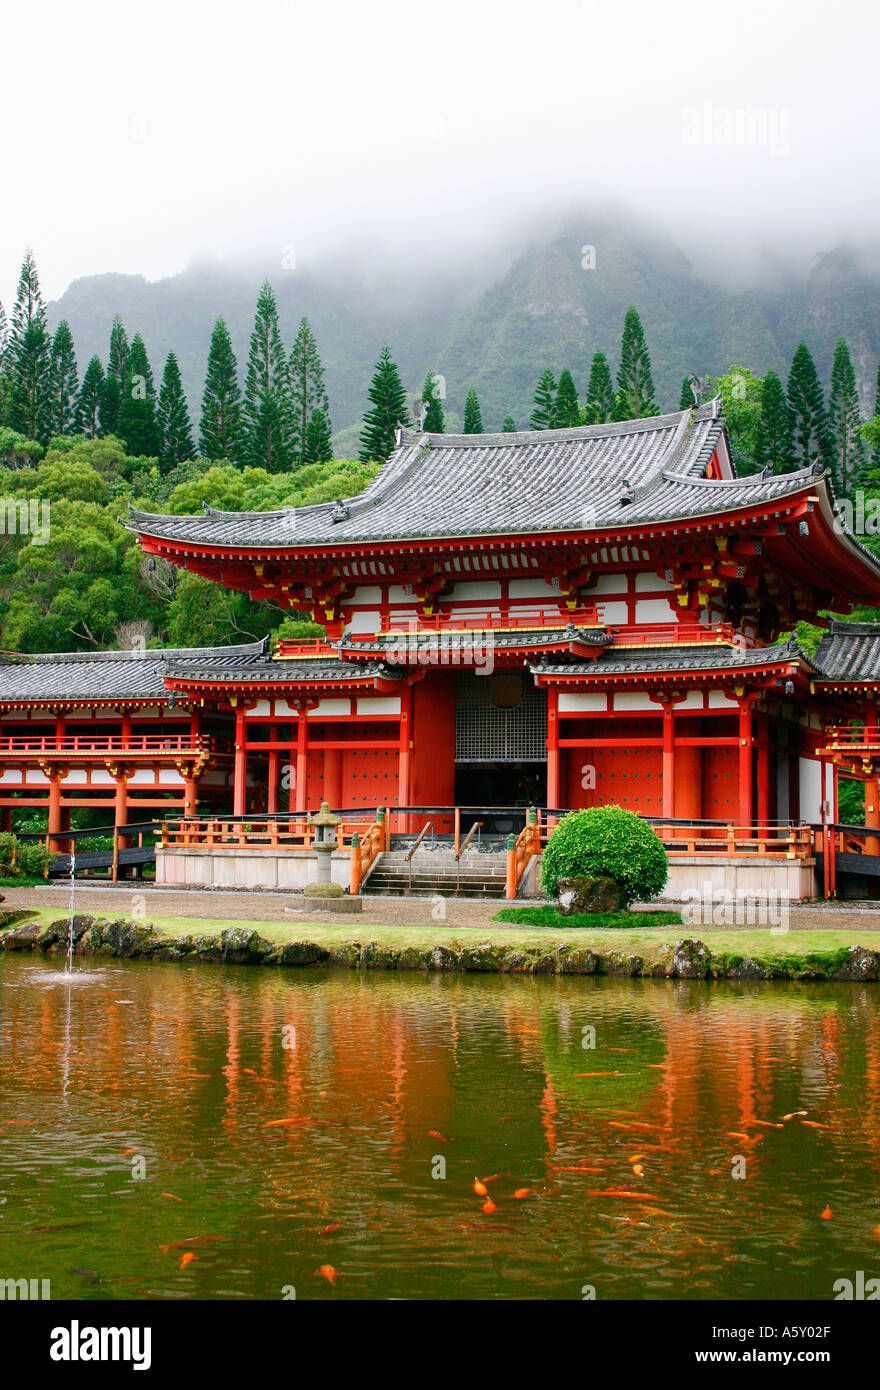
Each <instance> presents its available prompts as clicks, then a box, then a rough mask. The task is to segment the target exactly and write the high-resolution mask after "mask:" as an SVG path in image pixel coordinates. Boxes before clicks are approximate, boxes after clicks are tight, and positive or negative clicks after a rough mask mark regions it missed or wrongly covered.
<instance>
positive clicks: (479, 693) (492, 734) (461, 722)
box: [455, 673, 547, 763]
mask: <svg viewBox="0 0 880 1390" xmlns="http://www.w3.org/2000/svg"><path fill="white" fill-rule="evenodd" d="M546 758H547V692H546V691H545V690H537V689H536V688H535V686H534V684H533V682H532V678H531V676H530V675H529V674H528V673H525V674H524V675H523V694H522V700H521V702H520V703H519V704H518V705H517V706H516V707H515V708H513V709H499V708H497V707H496V705H495V704H493V700H492V677H491V676H476V675H471V674H470V673H468V674H467V675H461V676H459V679H458V686H457V692H456V707H455V760H456V762H459V763H497V762H545V761H546Z"/></svg>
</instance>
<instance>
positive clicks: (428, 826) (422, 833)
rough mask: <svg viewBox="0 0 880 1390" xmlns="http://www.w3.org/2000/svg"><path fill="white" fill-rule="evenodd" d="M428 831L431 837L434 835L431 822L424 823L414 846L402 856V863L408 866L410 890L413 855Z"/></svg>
mask: <svg viewBox="0 0 880 1390" xmlns="http://www.w3.org/2000/svg"><path fill="white" fill-rule="evenodd" d="M429 830H430V831H431V834H432V836H433V833H434V826H433V823H432V822H431V821H425V824H424V825H423V826H422V828H421V830H420V831H419V833H418V835H417V836H416V839H415V842H414V844H413V847H412V849H410V850H408V851H407V853H406V854H405V855H404V858H403V862H404V863H405V864H408V865H409V886H410V888H412V860H413V855H414V854H415V852H416V850H417V849H418V847H419V845H420V844H421V843H422V841H423V840H424V838H425V836H426V835H427V833H428V831H429Z"/></svg>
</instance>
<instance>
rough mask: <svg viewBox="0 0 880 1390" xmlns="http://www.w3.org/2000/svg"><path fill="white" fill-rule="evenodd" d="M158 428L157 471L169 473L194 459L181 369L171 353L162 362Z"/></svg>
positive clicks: (157, 413) (157, 418) (157, 410)
mask: <svg viewBox="0 0 880 1390" xmlns="http://www.w3.org/2000/svg"><path fill="white" fill-rule="evenodd" d="M156 424H157V425H158V427H159V472H160V473H168V472H169V471H170V470H171V469H172V468H174V467H175V465H176V464H178V463H182V462H183V461H184V459H191V458H193V457H194V456H195V452H196V451H195V449H194V448H193V442H192V430H191V428H190V423H189V408H188V406H187V403H186V396H185V395H184V393H183V382H182V381H181V379H180V368H179V367H178V365H177V358H176V357H175V355H174V353H173V352H169V354H168V356H167V358H166V359H165V371H164V372H163V374H162V385H161V387H160V388H159V404H158V406H157V408H156Z"/></svg>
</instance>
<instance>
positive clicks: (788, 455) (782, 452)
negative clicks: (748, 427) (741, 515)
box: [755, 369, 796, 473]
mask: <svg viewBox="0 0 880 1390" xmlns="http://www.w3.org/2000/svg"><path fill="white" fill-rule="evenodd" d="M755 462H756V463H757V465H758V468H759V469H763V468H768V467H770V468H772V469H773V472H774V473H791V472H793V471H794V469H795V467H796V464H795V459H794V440H793V439H792V437H791V419H790V416H789V413H788V402H787V401H786V399H785V388H784V386H783V385H782V382H781V381H780V379H779V377H778V376H777V375H776V373H775V372H774V371H773V370H772V369H771V370H770V371H769V372H768V373H767V375H766V376H765V377H764V378H763V380H762V381H761V418H760V420H759V422H758V429H757V436H756V441H755Z"/></svg>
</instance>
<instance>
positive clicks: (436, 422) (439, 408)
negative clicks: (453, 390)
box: [422, 372, 446, 434]
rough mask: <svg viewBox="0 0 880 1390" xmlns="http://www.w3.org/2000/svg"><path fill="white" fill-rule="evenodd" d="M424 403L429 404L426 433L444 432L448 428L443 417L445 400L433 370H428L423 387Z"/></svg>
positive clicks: (426, 413)
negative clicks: (441, 397) (442, 398)
mask: <svg viewBox="0 0 880 1390" xmlns="http://www.w3.org/2000/svg"><path fill="white" fill-rule="evenodd" d="M422 405H424V406H427V410H426V411H425V418H424V420H423V421H422V429H423V430H424V431H425V434H442V433H443V431H444V429H445V428H446V422H445V420H444V419H443V402H442V400H441V399H440V386H439V383H438V381H437V378H436V376H435V375H434V373H433V372H428V375H427V376H426V377H425V384H424V386H423V387H422Z"/></svg>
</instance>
